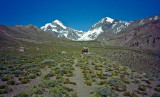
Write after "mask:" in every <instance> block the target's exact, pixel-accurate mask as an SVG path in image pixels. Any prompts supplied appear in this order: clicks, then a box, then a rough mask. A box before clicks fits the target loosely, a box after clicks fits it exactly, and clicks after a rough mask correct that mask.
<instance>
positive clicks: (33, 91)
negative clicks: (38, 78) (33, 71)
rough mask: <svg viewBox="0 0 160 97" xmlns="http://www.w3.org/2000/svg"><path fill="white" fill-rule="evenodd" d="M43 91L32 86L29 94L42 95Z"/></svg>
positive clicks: (38, 87)
mask: <svg viewBox="0 0 160 97" xmlns="http://www.w3.org/2000/svg"><path fill="white" fill-rule="evenodd" d="M43 91H44V89H43V88H42V87H40V86H33V87H32V89H31V94H32V95H33V94H42V93H43Z"/></svg>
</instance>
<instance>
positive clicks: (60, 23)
mask: <svg viewBox="0 0 160 97" xmlns="http://www.w3.org/2000/svg"><path fill="white" fill-rule="evenodd" d="M52 23H56V24H58V25H59V26H61V27H62V28H64V29H66V28H67V27H66V26H65V25H64V24H63V23H62V22H61V21H60V20H58V19H57V20H55V21H53V22H52Z"/></svg>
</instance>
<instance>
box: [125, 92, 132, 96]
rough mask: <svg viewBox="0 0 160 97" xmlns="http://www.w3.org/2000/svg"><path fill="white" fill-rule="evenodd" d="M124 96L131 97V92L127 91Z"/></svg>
mask: <svg viewBox="0 0 160 97" xmlns="http://www.w3.org/2000/svg"><path fill="white" fill-rule="evenodd" d="M123 96H131V93H130V92H127V91H125V92H124V93H123Z"/></svg>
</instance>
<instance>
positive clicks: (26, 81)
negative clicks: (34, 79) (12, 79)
mask: <svg viewBox="0 0 160 97" xmlns="http://www.w3.org/2000/svg"><path fill="white" fill-rule="evenodd" d="M28 82H30V80H29V79H28V78H27V77H25V78H22V79H21V84H27V83H28Z"/></svg>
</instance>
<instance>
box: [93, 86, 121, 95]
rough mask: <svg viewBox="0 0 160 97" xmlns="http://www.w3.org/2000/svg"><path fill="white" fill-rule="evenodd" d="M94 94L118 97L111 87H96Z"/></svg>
mask: <svg viewBox="0 0 160 97" xmlns="http://www.w3.org/2000/svg"><path fill="white" fill-rule="evenodd" d="M92 93H97V94H99V95H101V96H102V97H117V96H118V95H117V94H116V93H115V92H114V91H113V90H112V89H111V87H110V86H101V87H96V88H94V89H93V90H92Z"/></svg>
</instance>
